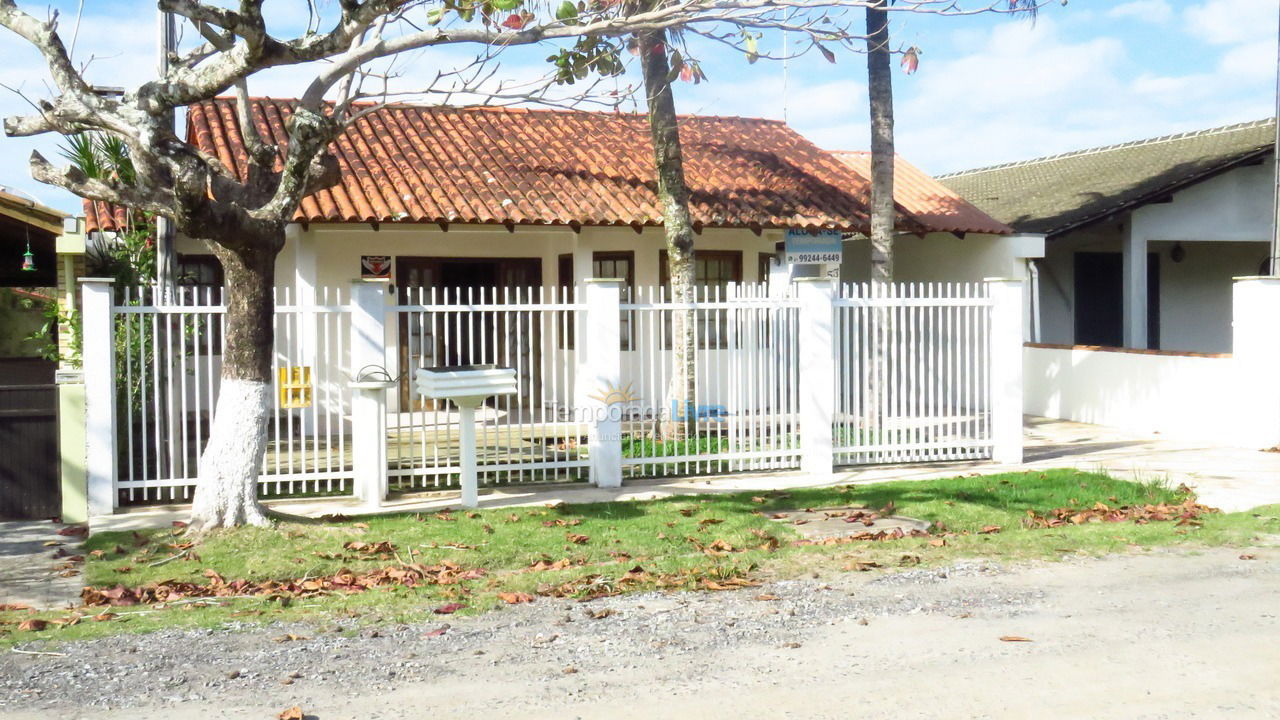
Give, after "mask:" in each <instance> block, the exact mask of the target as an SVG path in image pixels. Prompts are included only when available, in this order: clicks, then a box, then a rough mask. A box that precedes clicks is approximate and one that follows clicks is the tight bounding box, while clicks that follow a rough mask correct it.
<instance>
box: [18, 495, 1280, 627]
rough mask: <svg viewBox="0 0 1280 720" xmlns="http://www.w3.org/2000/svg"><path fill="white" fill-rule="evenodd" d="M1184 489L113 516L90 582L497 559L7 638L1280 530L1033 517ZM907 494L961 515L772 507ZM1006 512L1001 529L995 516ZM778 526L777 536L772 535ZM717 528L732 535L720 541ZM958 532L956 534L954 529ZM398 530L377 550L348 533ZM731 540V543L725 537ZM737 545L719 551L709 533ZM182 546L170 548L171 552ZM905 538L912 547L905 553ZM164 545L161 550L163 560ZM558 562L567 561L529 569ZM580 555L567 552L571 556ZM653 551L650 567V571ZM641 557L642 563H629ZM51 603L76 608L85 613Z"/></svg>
mask: <svg viewBox="0 0 1280 720" xmlns="http://www.w3.org/2000/svg"><path fill="white" fill-rule="evenodd" d="M1182 499H1183V496H1181V495H1180V494H1179V493H1178V492H1176V491H1174V490H1172V489H1169V488H1166V487H1164V486H1162V485H1160V484H1157V483H1149V484H1137V483H1131V482H1126V481H1121V480H1116V479H1113V478H1110V477H1107V476H1105V475H1099V474H1095V473H1084V472H1079V471H1075V470H1054V471H1049V472H1045V473H1040V472H1033V473H1013V474H1005V475H988V476H975V477H960V478H951V479H944V480H933V481H912V482H891V483H882V484H876V485H865V486H856V487H838V488H827V489H811V490H792V491H788V492H786V493H734V494H724V495H699V496H684V497H676V498H667V499H662V500H654V501H646V502H613V503H596V504H585V505H565V506H561V507H558V508H545V507H530V508H508V509H502V510H482V511H479V512H453V513H446V514H422V515H387V516H378V517H371V518H362V519H359V520H343V521H338V522H328V523H315V524H312V523H281V524H278V525H277V526H275V527H273V528H267V529H259V528H246V529H241V530H237V531H234V532H224V533H218V534H214V535H212V536H210V537H208V538H205V539H204V540H203V541H202V542H201V543H200V544H198V545H196V546H195V547H193V548H190V549H189V550H187V552H186V554H184V555H180V553H182V552H183V543H184V542H185V541H186V539H185V538H183V537H181V536H180V535H175V532H180V531H171V530H162V531H153V532H148V533H142V534H134V533H128V532H125V533H103V534H99V535H95V536H94V537H92V538H91V539H90V540H89V541H88V543H87V546H86V548H85V550H86V552H87V553H88V558H87V560H86V562H85V565H84V578H85V583H86V584H88V585H92V586H96V587H108V588H109V587H114V586H116V585H124V586H126V587H130V588H134V587H140V586H146V585H148V584H151V583H160V582H166V581H177V582H187V583H194V584H198V585H208V583H209V582H210V580H209V578H208V577H207V576H206V571H208V570H213V571H216V573H217V574H218V575H219V576H221V577H222V578H224V579H225V580H226V581H228V582H231V581H234V580H246V581H250V582H254V583H262V582H264V581H287V580H294V579H299V578H307V579H316V578H324V577H326V576H331V575H333V574H334V573H337V572H339V571H340V570H349V571H351V572H352V573H355V574H361V573H367V572H370V571H376V570H379V569H381V568H388V567H392V568H403V567H405V566H415V565H422V566H439V565H441V564H444V563H452V564H456V565H457V566H458V570H457V571H456V572H464V573H465V572H466V571H469V570H480V571H483V574H480V573H471V574H472V575H480V576H479V577H475V578H474V579H464V580H461V581H460V582H452V583H450V584H440V585H425V586H418V587H414V588H407V587H402V586H390V587H377V588H374V589H371V590H368V591H366V592H362V593H348V592H343V591H339V592H329V593H321V594H309V593H303V594H302V595H301V596H299V595H296V594H290V593H275V594H268V595H263V596H257V597H251V598H234V599H218V600H216V601H205V600H200V601H196V600H194V599H191V600H186V601H183V602H179V603H176V604H170V605H169V606H168V607H166V608H162V609H157V608H155V607H154V606H132V607H115V608H112V609H111V612H113V613H116V614H118V617H116V618H113V619H112V620H111V621H109V622H92V621H91V619H90V617H89V616H91V615H92V614H93V613H94V612H100V610H88V611H82V612H84V613H85V614H86V617H85V618H84V619H83V620H82V621H80V622H78V623H76V624H74V625H69V626H65V627H60V626H56V625H55V626H50V628H49V629H46V630H44V631H42V632H30V631H19V630H18V628H17V624H18V623H19V622H20V621H21V620H24V619H28V618H29V617H32V616H31V615H29V614H28V613H25V612H8V613H0V643H2V644H12V643H14V642H25V641H29V640H33V639H37V638H48V639H51V640H58V639H72V638H79V637H88V636H94V635H101V634H107V633H116V632H141V631H146V630H150V629H155V628H157V627H173V626H175V625H192V626H220V625H223V624H225V623H227V622H230V621H246V620H247V621H261V620H272V619H286V620H293V619H308V620H313V621H316V622H325V621H327V620H332V619H334V618H337V617H356V618H360V619H361V620H362V621H368V622H385V621H406V620H414V619H418V620H422V619H424V618H427V617H432V616H433V615H432V610H433V609H435V608H438V607H440V606H442V605H446V604H450V603H461V604H464V605H465V606H466V607H465V608H463V609H461V610H460V611H459V612H462V613H471V612H480V611H483V610H486V609H489V608H491V607H493V606H494V605H496V604H500V603H501V602H502V600H501V599H500V598H499V593H528V594H530V595H534V596H537V595H546V594H567V595H571V596H577V597H583V596H589V595H592V594H599V593H610V592H617V591H630V590H642V589H651V588H654V587H661V588H689V589H696V588H705V587H713V588H714V587H718V586H724V585H725V584H728V579H730V578H739V579H751V580H765V579H770V578H776V577H786V576H791V575H795V574H798V573H800V572H808V571H811V570H814V569H817V568H825V569H832V570H839V569H841V568H848V567H862V568H865V567H868V566H869V564H871V563H874V564H875V565H878V566H880V567H894V566H898V565H900V564H908V563H909V564H925V565H930V564H939V563H946V562H949V561H953V560H955V559H957V558H961V557H979V556H981V557H994V558H999V559H1004V560H1022V559H1038V558H1046V559H1053V558H1059V557H1061V556H1063V555H1064V554H1075V553H1084V554H1090V555H1096V554H1104V553H1109V552H1117V551H1128V550H1130V549H1132V548H1146V547H1153V546H1158V545H1172V544H1187V545H1221V544H1247V543H1249V542H1250V541H1251V539H1252V538H1253V537H1255V536H1256V535H1257V534H1259V533H1277V532H1280V520H1278V519H1277V517H1276V516H1277V515H1280V507H1276V506H1272V507H1268V508H1259V509H1257V510H1255V511H1253V512H1251V513H1236V514H1218V513H1215V514H1207V515H1203V516H1202V517H1201V518H1200V521H1199V522H1198V523H1193V524H1186V525H1178V524H1176V523H1175V522H1152V523H1149V524H1141V525H1140V524H1135V523H1133V522H1129V521H1125V522H1117V523H1091V524H1087V525H1080V526H1068V527H1055V528H1048V529H1027V528H1024V527H1023V526H1022V520H1023V518H1025V517H1026V516H1027V511H1028V510H1034V511H1036V512H1038V513H1042V514H1043V513H1047V512H1049V511H1051V510H1053V509H1056V508H1061V507H1072V508H1081V509H1083V508H1089V507H1092V506H1093V505H1094V504H1095V503H1098V502H1101V503H1105V504H1107V505H1108V506H1112V507H1114V506H1119V505H1135V504H1146V503H1161V502H1167V503H1176V502H1180V501H1181V500H1182ZM890 503H892V505H893V506H894V507H895V508H896V512H897V513H898V514H903V515H908V516H911V517H916V518H922V519H927V520H930V521H932V522H934V523H942V524H943V526H944V527H945V531H937V530H935V531H934V534H933V536H931V537H927V538H904V539H901V540H895V541H891V542H857V543H849V544H841V545H832V546H813V545H803V546H797V545H793V544H792V543H793V542H794V541H796V540H797V539H799V535H798V533H797V532H796V528H795V527H793V526H790V525H787V524H782V523H778V522H776V521H773V520H770V519H769V517H768V515H769V514H770V513H771V512H772V511H776V510H781V509H791V508H805V507H828V506H836V505H863V506H867V507H870V508H881V507H884V506H885V505H887V504H890ZM991 526H999V528H1000V530H999V531H998V532H988V533H981V532H980V531H981V530H983V529H984V528H988V529H989V528H990V527H991ZM773 538H776V540H777V542H772V539H773ZM716 541H721V542H720V543H717V542H716ZM942 541H945V544H943V543H942ZM384 542H385V543H390V546H386V545H382V546H381V547H377V548H375V550H374V551H373V552H369V551H362V550H361V548H360V546H356V547H355V549H350V548H344V544H346V543H364V544H365V545H366V546H369V545H373V546H377V545H378V544H380V543H384ZM713 544H714V545H713ZM725 545H728V546H731V548H732V551H729V552H724V553H707V552H704V551H702V550H701V549H700V548H705V547H708V546H712V547H720V548H723V547H724V546H725ZM175 555H178V557H176V558H175V559H172V560H169V561H167V562H162V561H165V560H166V558H172V557H174V556H175ZM904 556H905V558H904ZM157 563H159V564H157ZM538 563H542V564H543V566H544V567H545V566H546V565H549V564H554V563H559V564H560V567H559V569H548V570H530V568H531V567H534V566H536V564H538ZM566 565H567V567H566ZM637 566H638V567H639V568H641V569H642V570H643V573H637V572H634V571H633V569H634V568H636V567H637ZM628 571H633V572H631V574H628ZM38 617H41V618H45V619H55V620H65V619H67V618H69V617H72V616H69V615H68V613H66V612H61V613H41V614H40V615H39V616H38Z"/></svg>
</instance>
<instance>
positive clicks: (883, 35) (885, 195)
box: [867, 0, 894, 284]
mask: <svg viewBox="0 0 1280 720" xmlns="http://www.w3.org/2000/svg"><path fill="white" fill-rule="evenodd" d="M887 2H888V0H880V2H879V4H878V5H876V6H874V7H868V8H867V97H868V99H869V100H870V103H871V282H873V283H876V284H886V283H890V282H892V281H893V221H894V211H893V208H894V206H893V75H892V71H891V70H890V67H889V13H888V11H887V10H886V9H885V6H886V4H887Z"/></svg>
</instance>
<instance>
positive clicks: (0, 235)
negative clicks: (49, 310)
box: [0, 189, 83, 518]
mask: <svg viewBox="0 0 1280 720" xmlns="http://www.w3.org/2000/svg"><path fill="white" fill-rule="evenodd" d="M65 219H66V215H65V214H64V213H62V212H60V211H58V210H54V209H53V208H49V207H45V206H43V205H41V204H40V203H38V202H36V201H34V200H31V199H29V198H26V197H23V196H21V195H18V194H15V193H12V192H8V191H6V190H3V189H0V455H3V457H5V458H6V460H5V462H3V463H0V518H12V517H22V518H46V517H52V516H56V515H58V514H59V512H60V504H59V494H58V483H59V464H58V435H57V432H58V425H57V411H58V392H57V390H56V388H55V387H54V374H55V371H56V369H57V367H58V364H57V362H56V361H54V360H50V359H48V358H47V357H45V355H46V354H51V353H54V352H56V351H62V350H65V349H68V345H69V342H68V340H69V336H70V332H61V333H58V337H57V339H58V341H59V345H58V347H57V349H56V350H55V349H54V348H52V347H47V346H46V345H45V342H51V341H52V338H51V337H49V338H48V340H47V341H33V340H30V339H28V338H29V337H30V336H32V335H33V334H35V333H36V332H37V331H38V330H39V329H40V327H41V326H42V325H44V323H45V320H46V318H45V309H46V305H47V304H48V303H49V301H50V300H57V301H59V304H60V305H61V307H62V309H63V310H66V309H67V308H68V307H71V306H70V305H68V304H67V303H69V302H73V301H74V297H73V296H72V295H71V294H68V293H67V292H66V291H67V290H68V288H70V287H73V286H74V284H75V277H76V276H77V273H78V272H79V271H80V269H81V268H83V249H82V248H81V249H80V251H78V252H77V251H76V249H75V248H73V247H69V246H67V244H66V243H65V242H64V240H63V239H62V234H63V223H64V220H65ZM62 329H63V330H64V331H65V330H67V329H66V328H62Z"/></svg>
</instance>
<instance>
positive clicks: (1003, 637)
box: [1000, 635, 1035, 642]
mask: <svg viewBox="0 0 1280 720" xmlns="http://www.w3.org/2000/svg"><path fill="white" fill-rule="evenodd" d="M1000 642H1035V641H1034V640H1032V639H1031V638H1026V637H1022V636H1021V635H1001V636H1000Z"/></svg>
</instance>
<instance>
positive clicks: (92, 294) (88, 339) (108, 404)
mask: <svg viewBox="0 0 1280 720" xmlns="http://www.w3.org/2000/svg"><path fill="white" fill-rule="evenodd" d="M112 282H113V281H112V279H111V278H81V279H80V292H81V294H82V308H81V312H82V313H83V316H82V317H81V325H82V330H83V333H84V338H83V344H82V347H81V357H83V358H84V359H85V363H84V393H85V469H86V476H87V477H86V483H87V485H88V496H89V516H90V517H93V516H97V515H110V514H111V513H113V512H115V509H116V505H117V504H118V503H117V493H116V472H117V465H116V378H115V374H116V369H115V365H116V350H115V337H114V336H115V327H114V325H115V324H114V322H113V318H112V317H111V303H112V293H111V283H112Z"/></svg>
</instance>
